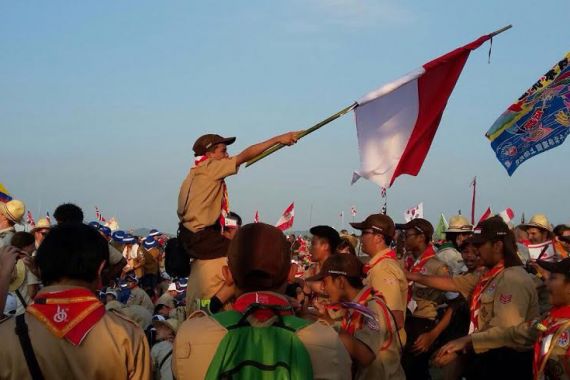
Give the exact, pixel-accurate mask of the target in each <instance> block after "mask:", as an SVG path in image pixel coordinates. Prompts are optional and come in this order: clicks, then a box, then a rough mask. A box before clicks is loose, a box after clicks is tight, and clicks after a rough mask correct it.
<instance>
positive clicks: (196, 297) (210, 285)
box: [186, 257, 228, 315]
mask: <svg viewBox="0 0 570 380" xmlns="http://www.w3.org/2000/svg"><path fill="white" fill-rule="evenodd" d="M224 265H228V259H227V257H220V258H217V259H212V260H194V261H193V262H192V270H191V271H190V277H188V288H187V290H186V310H187V313H188V315H190V314H191V313H192V312H194V311H196V310H199V309H200V306H199V305H200V302H201V301H202V300H205V301H209V300H210V298H212V297H213V296H214V295H215V294H216V293H217V292H218V291H219V290H220V289H221V288H222V286H224V275H223V273H222V268H223V267H224Z"/></svg>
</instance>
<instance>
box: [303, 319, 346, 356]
mask: <svg viewBox="0 0 570 380" xmlns="http://www.w3.org/2000/svg"><path fill="white" fill-rule="evenodd" d="M297 336H298V337H299V339H301V341H302V342H303V344H304V345H305V346H320V347H323V348H328V349H336V347H337V346H338V342H339V341H340V338H339V336H338V333H337V332H336V331H335V330H334V328H333V327H332V326H331V325H329V324H328V323H327V322H326V321H323V320H317V321H315V322H311V323H309V324H307V326H305V327H304V328H302V329H299V330H298V331H297Z"/></svg>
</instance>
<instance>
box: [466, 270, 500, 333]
mask: <svg viewBox="0 0 570 380" xmlns="http://www.w3.org/2000/svg"><path fill="white" fill-rule="evenodd" d="M504 269H505V262H504V261H503V260H501V261H499V263H498V264H497V265H495V266H494V267H493V268H492V269H491V270H489V271H488V272H487V273H485V274H483V275H481V278H480V279H479V282H477V285H476V286H475V290H473V295H472V296H471V305H470V307H469V311H470V314H471V315H470V317H471V324H470V326H469V334H471V333H472V332H476V331H478V330H479V309H480V308H481V295H482V294H483V292H484V291H485V289H486V288H487V286H489V284H490V283H491V281H492V280H493V279H494V278H495V277H497V276H498V275H499V274H500V273H502V272H503V270H504Z"/></svg>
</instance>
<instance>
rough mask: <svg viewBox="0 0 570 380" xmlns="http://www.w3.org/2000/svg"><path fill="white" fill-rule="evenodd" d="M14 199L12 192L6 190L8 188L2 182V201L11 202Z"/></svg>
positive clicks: (0, 196) (0, 197)
mask: <svg viewBox="0 0 570 380" xmlns="http://www.w3.org/2000/svg"><path fill="white" fill-rule="evenodd" d="M11 200H12V197H11V196H10V193H8V190H6V188H5V187H4V185H2V184H1V183H0V202H4V203H6V202H10V201H11Z"/></svg>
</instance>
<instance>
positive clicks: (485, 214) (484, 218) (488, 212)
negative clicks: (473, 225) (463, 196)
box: [477, 206, 491, 224]
mask: <svg viewBox="0 0 570 380" xmlns="http://www.w3.org/2000/svg"><path fill="white" fill-rule="evenodd" d="M490 216H491V206H489V207H487V209H486V210H485V212H484V213H483V215H481V217H480V218H479V221H478V222H477V224H479V223H481V222H482V221H484V220H486V219H489V217H490Z"/></svg>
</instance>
